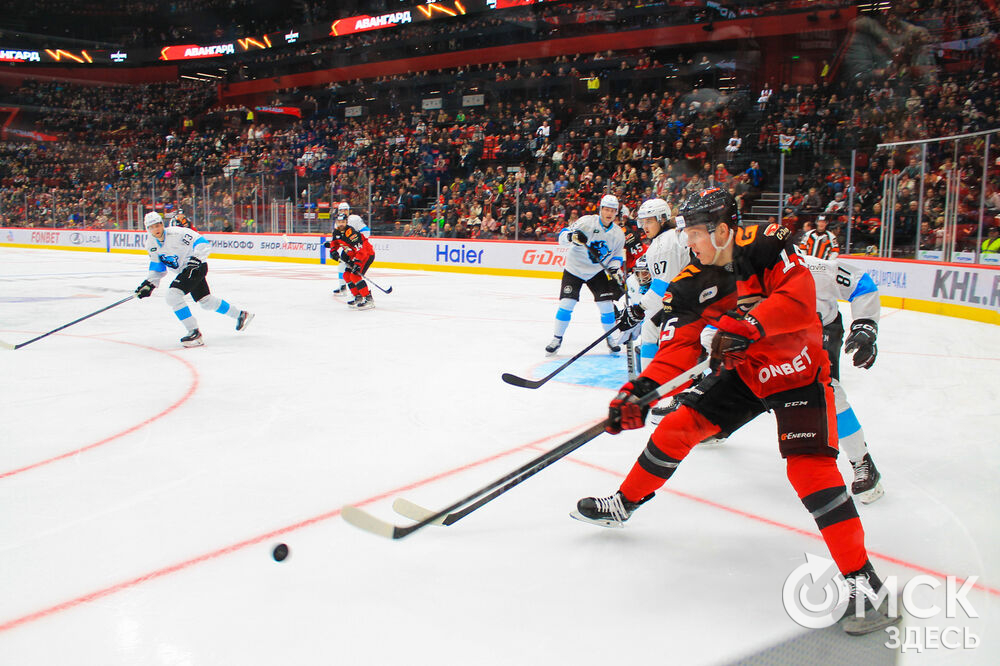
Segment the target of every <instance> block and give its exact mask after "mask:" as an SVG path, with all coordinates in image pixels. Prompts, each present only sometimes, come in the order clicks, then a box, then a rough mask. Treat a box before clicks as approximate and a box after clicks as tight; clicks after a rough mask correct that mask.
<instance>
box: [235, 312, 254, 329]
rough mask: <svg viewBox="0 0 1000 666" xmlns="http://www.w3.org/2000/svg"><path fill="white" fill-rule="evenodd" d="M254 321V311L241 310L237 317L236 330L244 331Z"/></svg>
mask: <svg viewBox="0 0 1000 666" xmlns="http://www.w3.org/2000/svg"><path fill="white" fill-rule="evenodd" d="M252 321H253V313H252V312H247V311H246V310H240V316H239V317H237V318H236V330H237V331H242V330H243V329H245V328H246V327H247V326H249V325H250V322H252Z"/></svg>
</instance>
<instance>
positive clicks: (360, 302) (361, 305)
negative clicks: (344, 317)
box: [354, 296, 375, 310]
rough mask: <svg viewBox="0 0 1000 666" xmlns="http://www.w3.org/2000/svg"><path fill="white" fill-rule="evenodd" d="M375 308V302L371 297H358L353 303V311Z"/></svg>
mask: <svg viewBox="0 0 1000 666" xmlns="http://www.w3.org/2000/svg"><path fill="white" fill-rule="evenodd" d="M374 308H375V300H374V299H373V298H372V297H371V296H358V298H357V300H355V301H354V309H355V310H372V309H374Z"/></svg>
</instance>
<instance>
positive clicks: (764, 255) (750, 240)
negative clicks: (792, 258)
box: [734, 222, 794, 272]
mask: <svg viewBox="0 0 1000 666" xmlns="http://www.w3.org/2000/svg"><path fill="white" fill-rule="evenodd" d="M734 243H735V245H736V254H737V255H738V256H739V258H740V260H741V263H744V265H746V264H749V265H750V266H751V267H752V268H753V269H755V272H756V271H758V270H762V269H766V268H770V267H771V266H773V265H775V264H776V263H778V262H780V261H782V259H781V253H782V251H788V252H794V249H793V247H792V232H791V231H789V230H788V228H787V227H784V226H782V225H780V224H778V223H777V222H773V223H771V224H766V225H765V224H753V225H749V226H746V227H740V228H738V229H737V230H736V238H735V239H734Z"/></svg>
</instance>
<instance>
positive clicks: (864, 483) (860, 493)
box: [851, 453, 885, 504]
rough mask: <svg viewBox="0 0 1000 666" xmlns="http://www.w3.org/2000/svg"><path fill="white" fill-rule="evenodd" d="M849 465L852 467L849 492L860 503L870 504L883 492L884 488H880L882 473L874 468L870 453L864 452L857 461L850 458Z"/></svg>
mask: <svg viewBox="0 0 1000 666" xmlns="http://www.w3.org/2000/svg"><path fill="white" fill-rule="evenodd" d="M851 467H853V468H854V483H852V484H851V494H852V495H854V496H855V497H857V498H858V500H859V501H860V502H861V503H862V504H871V503H872V502H874V501H875V500H877V499H878V498H880V497H882V495H884V494H885V490H883V489H882V475H881V474H879V473H878V470H877V469H876V468H875V463H874V462H872V457H871V455H869V454H867V453H866V454H865V457H864V458H862V459H861V460H859V461H858V462H854V461H853V460H852V461H851Z"/></svg>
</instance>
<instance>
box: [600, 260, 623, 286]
mask: <svg viewBox="0 0 1000 666" xmlns="http://www.w3.org/2000/svg"><path fill="white" fill-rule="evenodd" d="M604 272H605V273H607V274H608V279H609V280H611V281H612V282H613V283H615V284H617V285H618V286H619V287H621V288H622V289H625V272H624V271H623V270H622V269H621V267H620V266H619V267H618V268H606V269H604Z"/></svg>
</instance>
